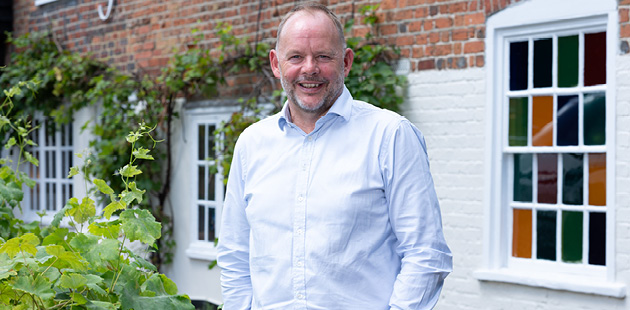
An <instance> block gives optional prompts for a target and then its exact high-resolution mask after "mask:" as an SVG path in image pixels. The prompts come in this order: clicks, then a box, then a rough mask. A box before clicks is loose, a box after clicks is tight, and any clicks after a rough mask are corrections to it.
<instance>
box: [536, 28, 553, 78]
mask: <svg viewBox="0 0 630 310" xmlns="http://www.w3.org/2000/svg"><path fill="white" fill-rule="evenodd" d="M552 49H553V45H552V42H551V39H542V40H536V41H534V88H539V87H551V59H552Z"/></svg>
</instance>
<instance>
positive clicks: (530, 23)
mask: <svg viewBox="0 0 630 310" xmlns="http://www.w3.org/2000/svg"><path fill="white" fill-rule="evenodd" d="M565 4H566V3H565ZM565 4H562V3H560V2H555V3H553V4H550V3H548V2H546V1H540V0H534V1H529V2H526V3H522V4H519V5H516V6H514V7H513V8H508V9H506V10H505V11H503V12H500V13H498V14H496V15H494V16H492V17H491V18H490V19H489V20H488V37H487V41H486V42H487V55H486V56H487V58H488V77H489V79H488V83H489V87H488V95H489V96H488V98H489V104H488V109H489V114H488V115H489V116H490V117H489V119H490V120H492V123H491V124H490V125H489V126H488V134H489V135H490V136H491V140H490V141H491V143H490V144H489V145H488V147H489V148H490V150H489V154H490V156H489V158H488V170H487V172H488V173H487V176H488V179H489V181H490V182H489V183H487V184H488V185H487V192H486V194H487V195H486V201H487V203H486V205H487V208H488V209H487V212H486V216H487V218H488V221H487V223H488V225H487V226H486V232H485V233H486V240H485V242H486V245H487V248H486V252H485V258H486V262H485V265H486V269H483V270H480V271H478V272H476V274H475V275H476V276H477V277H478V278H479V279H481V280H491V281H506V282H513V283H519V284H527V285H535V286H543V287H549V288H555V289H564V290H572V291H578V292H586V293H596V294H603V295H608V296H615V297H623V296H625V287H624V286H623V285H621V284H618V283H615V282H614V277H615V273H614V240H612V239H611V237H612V236H614V226H615V225H614V223H615V222H614V219H615V217H614V208H613V207H612V206H614V155H615V154H614V130H615V127H614V119H615V117H614V115H615V114H614V104H615V101H614V72H608V70H607V68H614V58H615V57H614V56H615V49H616V46H617V45H616V41H617V27H618V26H617V12H616V2H615V1H604V2H601V3H597V4H594V3H592V2H588V1H580V4H577V3H576V4H575V5H571V6H567V5H565Z"/></svg>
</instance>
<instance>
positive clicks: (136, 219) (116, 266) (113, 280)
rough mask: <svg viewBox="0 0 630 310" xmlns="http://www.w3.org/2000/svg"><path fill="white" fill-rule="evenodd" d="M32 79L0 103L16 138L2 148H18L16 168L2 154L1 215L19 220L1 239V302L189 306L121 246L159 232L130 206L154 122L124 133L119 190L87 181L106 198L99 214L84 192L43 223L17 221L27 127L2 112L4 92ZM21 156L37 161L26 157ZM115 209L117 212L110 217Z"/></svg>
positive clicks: (137, 194)
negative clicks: (125, 156) (127, 147)
mask: <svg viewBox="0 0 630 310" xmlns="http://www.w3.org/2000/svg"><path fill="white" fill-rule="evenodd" d="M36 84H37V83H33V82H26V83H25V82H20V83H18V84H17V86H14V87H12V88H11V89H9V90H5V91H4V94H5V100H4V102H3V104H2V106H0V112H1V113H0V114H1V115H0V130H8V129H5V127H6V126H8V128H10V129H12V130H15V131H18V137H21V138H19V139H18V140H19V141H15V140H14V139H13V138H11V139H9V142H8V143H7V144H5V148H7V149H10V148H15V149H17V151H18V161H17V165H16V168H15V169H13V168H12V167H11V166H10V165H8V164H9V163H12V161H11V160H10V159H9V158H3V159H2V166H1V168H0V171H2V173H1V175H0V176H1V178H2V181H1V182H0V183H1V185H2V186H1V187H0V207H1V208H2V210H1V212H2V215H3V221H4V220H8V219H10V220H11V221H12V223H13V224H17V225H16V226H17V227H18V228H17V229H14V230H11V231H9V233H8V234H3V236H5V237H3V238H0V309H124V310H126V309H150V308H154V309H194V307H193V306H192V304H191V301H190V299H189V298H188V297H187V296H185V295H179V294H178V293H177V287H176V285H175V283H174V282H173V281H172V280H170V279H168V278H167V277H166V276H164V275H162V274H159V273H157V268H156V267H155V266H154V265H152V264H151V263H150V262H148V261H147V260H145V259H144V258H143V257H141V256H139V255H138V254H136V253H134V252H132V251H130V250H129V249H128V248H127V247H126V246H125V245H126V243H128V242H133V241H139V242H141V243H143V244H146V245H154V244H155V241H156V240H158V238H160V235H161V231H160V223H158V222H156V221H155V218H154V217H153V216H152V215H151V213H150V212H149V211H148V210H141V209H138V208H134V206H135V205H137V204H138V203H140V202H142V200H143V196H144V193H145V190H142V189H140V188H138V186H137V183H136V177H137V176H138V175H140V174H141V173H142V171H141V170H140V169H138V166H137V161H138V160H153V158H152V156H151V155H150V154H149V153H150V150H149V149H146V148H143V147H137V146H136V143H137V142H138V141H139V140H140V139H141V138H143V137H147V136H148V137H150V138H151V140H152V141H153V143H154V145H155V143H156V142H157V141H155V140H154V139H153V138H152V137H151V132H152V131H153V129H154V128H148V127H146V126H145V125H143V124H141V125H140V126H139V129H137V130H136V131H133V132H131V133H129V134H128V135H127V136H126V140H127V141H128V142H129V143H130V144H131V149H132V153H131V155H130V157H129V162H128V164H127V165H125V166H124V167H122V168H120V169H119V170H118V172H119V176H120V178H121V179H122V181H123V183H124V184H125V189H124V190H123V191H122V192H121V193H119V194H115V192H114V190H113V189H112V188H111V187H109V185H107V182H106V181H104V180H101V179H94V180H92V184H93V185H94V187H95V188H96V189H97V190H98V191H100V192H101V193H103V194H105V195H108V196H109V197H110V200H111V203H110V204H109V205H108V206H107V207H105V209H104V210H103V213H102V214H100V215H97V214H96V206H95V202H94V200H93V199H92V198H91V197H90V196H87V197H84V198H82V199H81V200H79V199H78V198H71V199H69V200H68V202H67V203H66V205H65V207H64V208H63V209H62V210H61V211H59V212H58V213H57V214H56V215H55V217H54V220H53V222H52V224H51V225H50V226H48V227H46V228H44V229H40V228H39V226H38V225H31V226H27V225H24V223H23V222H22V221H21V220H19V219H17V218H15V217H14V216H13V214H12V213H13V210H14V208H18V207H19V204H20V201H21V200H22V196H23V194H22V192H21V191H22V186H21V185H22V184H27V185H29V186H32V185H33V181H32V180H30V179H29V178H28V177H27V176H26V175H25V174H24V173H22V172H20V171H19V167H20V164H21V163H23V161H22V160H21V158H22V157H23V155H25V154H28V153H27V152H26V151H25V150H24V148H25V147H26V146H27V145H34V142H33V141H31V140H29V139H28V133H29V131H32V130H34V128H31V127H29V125H28V122H26V123H24V121H18V122H16V123H14V122H13V121H12V120H11V118H8V117H7V116H6V115H7V113H8V112H10V110H11V109H12V106H13V104H12V101H11V98H13V97H14V96H16V95H18V94H21V93H22V87H27V88H30V89H32V88H33V85H36ZM20 124H23V125H20ZM81 157H82V156H81ZM24 158H26V159H27V160H26V161H28V162H30V163H31V164H34V165H37V164H38V163H37V161H36V160H33V159H32V157H29V156H24ZM29 158H30V159H29ZM88 167H89V160H88ZM86 170H87V168H85V169H84V170H83V171H86ZM79 173H80V169H79V168H78V167H73V168H72V169H71V171H70V173H69V176H68V177H73V176H75V175H77V174H79ZM84 177H85V178H86V179H89V177H88V175H84ZM116 211H119V212H120V215H119V216H118V218H113V217H112V214H114V212H116ZM62 222H63V223H65V224H66V225H62ZM3 224H5V223H3ZM64 226H65V227H64Z"/></svg>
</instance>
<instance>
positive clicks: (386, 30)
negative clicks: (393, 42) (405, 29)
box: [380, 24, 398, 36]
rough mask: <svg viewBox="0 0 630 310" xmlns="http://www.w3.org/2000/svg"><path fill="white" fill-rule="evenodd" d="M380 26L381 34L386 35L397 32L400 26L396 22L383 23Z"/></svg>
mask: <svg viewBox="0 0 630 310" xmlns="http://www.w3.org/2000/svg"><path fill="white" fill-rule="evenodd" d="M380 28H381V34H382V35H385V36H386V35H392V34H396V33H397V32H398V26H397V25H394V24H389V25H382V26H381V27H380Z"/></svg>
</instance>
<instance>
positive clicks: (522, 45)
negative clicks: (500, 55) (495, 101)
mask: <svg viewBox="0 0 630 310" xmlns="http://www.w3.org/2000/svg"><path fill="white" fill-rule="evenodd" d="M527 46H528V43H527V41H525V42H513V43H510V90H523V89H527V72H528V70H527V57H528V54H529V53H528V47H527Z"/></svg>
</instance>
